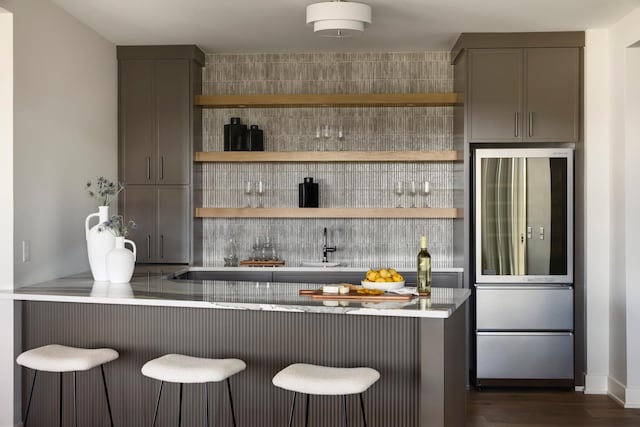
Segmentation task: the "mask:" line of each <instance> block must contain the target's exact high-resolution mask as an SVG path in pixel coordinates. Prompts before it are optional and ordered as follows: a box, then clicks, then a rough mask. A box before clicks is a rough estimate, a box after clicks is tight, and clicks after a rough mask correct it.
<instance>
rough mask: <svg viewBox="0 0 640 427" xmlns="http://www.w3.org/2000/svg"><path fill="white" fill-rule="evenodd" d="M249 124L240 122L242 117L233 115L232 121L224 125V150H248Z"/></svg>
mask: <svg viewBox="0 0 640 427" xmlns="http://www.w3.org/2000/svg"><path fill="white" fill-rule="evenodd" d="M248 149H249V148H248V147H247V125H243V124H241V123H240V117H231V123H229V124H226V125H224V151H247V150H248Z"/></svg>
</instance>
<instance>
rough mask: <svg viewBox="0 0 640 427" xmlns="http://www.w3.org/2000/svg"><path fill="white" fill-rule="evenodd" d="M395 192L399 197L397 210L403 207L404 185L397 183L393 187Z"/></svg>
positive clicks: (400, 182)
mask: <svg viewBox="0 0 640 427" xmlns="http://www.w3.org/2000/svg"><path fill="white" fill-rule="evenodd" d="M393 192H394V193H396V195H397V196H398V203H397V204H396V208H401V207H402V194H403V193H404V184H403V182H402V181H396V183H395V185H394V186H393Z"/></svg>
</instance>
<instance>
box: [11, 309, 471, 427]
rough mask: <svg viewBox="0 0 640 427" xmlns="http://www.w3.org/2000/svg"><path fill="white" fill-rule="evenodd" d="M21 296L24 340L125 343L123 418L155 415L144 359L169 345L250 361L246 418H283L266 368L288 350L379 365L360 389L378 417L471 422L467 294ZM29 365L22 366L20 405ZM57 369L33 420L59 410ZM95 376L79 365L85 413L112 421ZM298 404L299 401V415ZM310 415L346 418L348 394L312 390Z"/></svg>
mask: <svg viewBox="0 0 640 427" xmlns="http://www.w3.org/2000/svg"><path fill="white" fill-rule="evenodd" d="M21 304H22V306H23V311H22V331H23V333H22V336H23V343H22V344H23V345H22V347H23V348H24V349H29V348H34V347H37V346H40V345H44V344H49V343H52V342H56V343H61V344H66V345H73V346H82V347H98V346H108V347H111V348H115V349H117V350H118V352H119V353H120V358H119V359H118V360H117V361H116V362H114V363H111V364H110V365H109V366H108V367H107V368H106V369H105V373H106V375H107V382H108V384H109V391H110V395H111V398H112V408H113V411H114V421H115V424H116V425H118V426H140V425H149V424H150V421H151V417H152V414H153V405H154V396H155V393H156V392H157V389H156V387H157V384H154V382H153V381H151V380H150V379H148V378H145V377H143V376H142V374H140V367H141V366H142V365H143V364H144V363H145V362H146V361H148V360H150V359H152V358H155V357H158V356H159V355H161V354H165V353H171V352H179V353H183V354H189V355H193V356H202V357H236V358H240V359H242V360H244V361H246V363H247V369H246V371H244V372H242V373H241V374H239V375H237V376H235V377H234V378H233V380H232V383H231V384H232V387H233V394H234V404H235V405H236V414H237V417H238V425H239V426H258V425H260V426H280V425H286V423H287V417H288V410H289V404H290V398H291V396H290V395H288V394H287V393H286V392H285V391H283V390H280V389H278V388H276V387H274V386H273V385H272V384H271V378H272V377H273V375H274V374H275V373H276V372H278V371H279V370H280V369H282V368H283V367H285V366H286V365H288V364H289V363H293V362H306V363H315V364H322V365H330V366H344V367H353V366H369V367H372V368H375V369H376V370H378V371H379V372H380V373H381V375H382V377H381V379H380V381H378V383H376V384H375V385H374V386H373V387H372V388H371V389H370V390H369V391H368V392H367V393H366V395H365V405H367V414H368V421H369V425H371V426H380V427H382V426H390V425H393V426H419V425H420V426H421V425H429V426H460V425H464V416H465V378H466V373H465V362H464V359H465V354H466V348H465V334H464V318H465V310H466V308H465V307H464V306H463V307H461V308H460V309H458V310H457V311H456V312H455V313H454V315H453V316H452V317H450V318H448V319H431V318H426V319H425V318H390V317H380V316H343V315H327V314H311V313H286V312H264V311H241V310H211V309H194V308H181V307H150V306H129V305H102V304H78V303H62V302H37V301H25V302H22V303H21ZM465 305H466V304H465ZM31 375H32V373H31V372H28V371H26V370H23V372H22V384H23V405H25V403H26V397H27V396H26V394H27V390H28V385H27V384H28V382H29V380H30V379H31ZM57 380H58V377H57V376H56V375H54V374H46V373H45V374H43V375H38V382H39V383H38V387H36V390H35V394H34V400H33V404H32V408H31V413H30V415H29V422H30V423H31V422H33V425H47V423H48V422H49V421H50V420H51V419H52V418H51V417H56V416H57V413H58V412H57V411H58V408H57V404H58V400H57V393H58V385H57ZM100 387H101V379H100V377H99V373H98V374H92V373H88V374H86V375H79V376H78V393H79V401H80V402H81V404H80V405H79V408H78V411H79V414H78V415H79V420H78V421H79V425H91V426H101V425H107V424H108V416H107V412H106V404H105V402H104V395H103V394H102V389H101V388H100ZM165 389H166V390H164V391H163V399H166V401H165V404H163V405H161V407H160V414H159V424H158V425H160V426H164V425H174V424H175V422H176V420H177V416H178V414H177V410H178V408H177V406H178V405H177V402H178V387H165ZM209 390H210V392H209V393H210V405H211V407H210V409H211V411H212V414H213V416H212V420H211V421H212V424H214V425H230V423H231V419H230V413H229V410H228V405H226V404H225V403H226V400H225V399H226V394H225V393H226V390H224V389H223V388H219V387H216V386H215V385H214V386H212V387H210V389H209ZM71 392H72V389H71V383H70V382H69V383H65V393H71ZM184 393H185V396H184V397H185V400H184V403H183V405H184V407H183V412H182V414H183V418H184V420H183V423H184V425H202V424H203V422H204V420H203V419H202V417H203V414H204V408H203V406H202V405H203V395H202V393H203V390H202V388H201V387H197V386H186V387H185V391H184ZM70 401H71V400H70V399H66V402H70ZM348 404H349V414H350V420H349V421H350V425H354V426H358V425H360V424H359V423H361V419H360V417H359V406H358V401H357V399H353V400H351V399H349V401H348ZM302 413H303V411H298V413H297V416H298V417H299V419H298V420H297V423H299V424H300V425H302V424H301V423H302V422H303V420H302ZM64 414H65V422H66V423H70V422H71V415H72V408H71V406H70V405H69V406H68V407H65V408H64ZM102 415H104V416H102ZM310 415H311V418H312V419H311V420H310V421H311V422H310V425H315V426H327V425H341V423H342V418H341V417H342V406H341V400H340V399H331V398H328V397H315V398H313V399H312V400H311V414H310Z"/></svg>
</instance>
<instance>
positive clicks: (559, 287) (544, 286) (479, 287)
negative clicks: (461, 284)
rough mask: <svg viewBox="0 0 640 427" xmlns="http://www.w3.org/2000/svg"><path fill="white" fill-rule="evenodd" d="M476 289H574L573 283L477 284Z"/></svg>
mask: <svg viewBox="0 0 640 427" xmlns="http://www.w3.org/2000/svg"><path fill="white" fill-rule="evenodd" d="M475 287H476V289H491V290H505V291H514V290H519V289H536V290H543V289H544V290H561V289H573V286H572V285H504V286H501V285H482V284H481V285H479V284H476V285H475Z"/></svg>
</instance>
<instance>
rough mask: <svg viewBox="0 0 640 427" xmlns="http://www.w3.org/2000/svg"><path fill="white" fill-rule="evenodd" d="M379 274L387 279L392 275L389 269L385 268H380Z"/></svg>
mask: <svg viewBox="0 0 640 427" xmlns="http://www.w3.org/2000/svg"><path fill="white" fill-rule="evenodd" d="M378 274H379V275H380V277H382V278H383V279H386V278H387V277H391V273H389V270H386V269H384V268H382V269H380V271H378Z"/></svg>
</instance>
